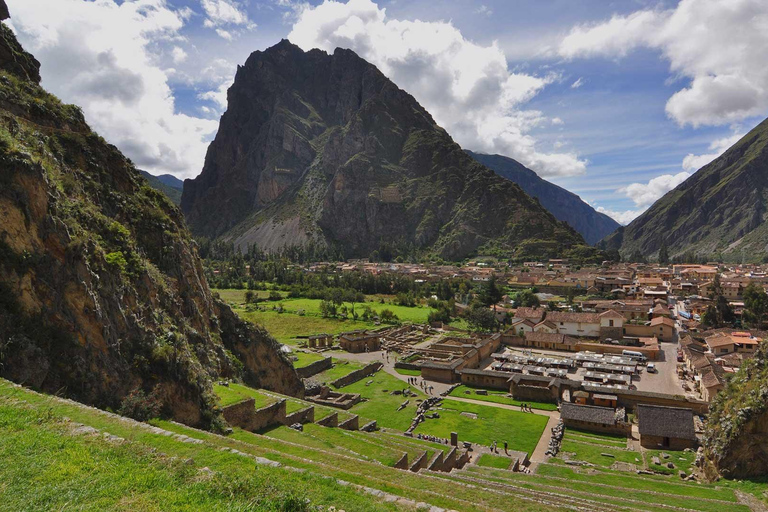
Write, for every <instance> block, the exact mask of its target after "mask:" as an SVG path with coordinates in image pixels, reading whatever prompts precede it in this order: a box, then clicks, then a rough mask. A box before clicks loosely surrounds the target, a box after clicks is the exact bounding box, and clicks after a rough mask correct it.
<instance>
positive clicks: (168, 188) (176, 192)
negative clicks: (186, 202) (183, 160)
mask: <svg viewBox="0 0 768 512" xmlns="http://www.w3.org/2000/svg"><path fill="white" fill-rule="evenodd" d="M139 172H140V173H141V175H142V176H144V178H146V180H147V183H149V186H150V187H152V188H154V189H155V190H159V191H160V192H162V193H163V194H165V195H167V196H168V199H170V200H171V201H173V204H175V205H176V206H178V205H179V204H181V190H182V188H184V182H183V181H181V180H180V179H178V178H177V177H176V176H172V175H170V174H161V175H160V176H155V175H154V174H150V173H148V172H147V171H139Z"/></svg>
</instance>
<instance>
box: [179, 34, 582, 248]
mask: <svg viewBox="0 0 768 512" xmlns="http://www.w3.org/2000/svg"><path fill="white" fill-rule="evenodd" d="M228 102H229V106H228V109H227V112H226V113H225V114H224V116H223V117H222V119H221V125H220V128H219V132H218V134H217V136H216V139H215V140H214V141H213V143H212V144H211V146H210V147H209V150H208V154H207V156H206V160H205V166H204V168H203V171H202V173H201V174H200V176H198V177H197V178H196V179H194V180H187V181H186V182H185V184H184V193H183V196H182V203H181V205H182V209H183V211H184V213H185V215H186V217H187V221H188V222H189V224H190V227H191V228H192V230H193V232H195V233H196V234H199V235H204V236H207V237H212V238H213V237H223V238H225V239H229V240H232V241H234V242H236V243H237V244H238V245H240V246H244V245H246V244H250V243H256V244H258V245H259V246H260V247H261V248H262V249H266V250H270V249H277V248H279V247H281V246H287V245H301V244H305V243H309V242H313V243H317V244H320V245H327V246H332V247H336V248H339V249H340V250H341V251H342V252H343V253H344V254H345V255H346V256H349V257H351V256H368V255H369V254H370V253H371V252H372V251H374V250H376V249H377V248H379V246H380V245H381V244H382V242H383V241H386V242H387V243H390V244H392V243H394V244H401V245H403V246H408V247H413V248H416V249H417V250H422V251H427V252H433V253H435V254H438V255H441V256H443V257H445V258H450V259H456V258H462V257H464V256H467V255H469V254H471V253H473V252H476V251H478V250H485V249H499V250H503V251H506V253H507V254H511V255H520V256H525V255H534V254H539V255H546V254H556V253H561V252H562V251H564V250H567V249H569V248H572V247H576V246H579V245H583V244H584V242H583V240H582V238H581V237H580V236H579V235H578V234H577V233H576V232H575V231H573V230H572V229H571V228H569V227H568V226H566V225H564V224H562V223H560V222H558V221H557V220H556V219H555V218H554V217H553V216H552V215H551V214H550V213H549V212H547V211H546V210H545V209H544V208H542V206H541V205H540V204H539V203H538V201H536V200H535V199H532V198H531V197H530V196H528V195H527V194H525V193H524V192H523V191H522V190H521V189H520V187H518V186H517V185H515V184H513V183H511V182H509V181H508V180H504V179H502V178H500V177H499V176H497V175H495V174H494V173H493V172H492V171H490V170H489V169H487V168H485V167H483V166H482V165H480V164H478V163H477V162H475V161H473V160H472V159H471V158H470V157H469V156H468V155H467V154H465V153H464V152H463V151H462V150H461V148H459V146H458V145H457V144H455V143H454V142H453V140H452V139H451V138H450V136H449V135H448V134H447V133H446V132H445V131H444V130H443V129H442V128H440V127H439V126H437V125H436V124H435V122H434V120H433V119H432V117H431V116H430V115H429V113H428V112H427V111H425V110H424V109H423V108H422V107H421V106H420V105H419V104H418V103H417V102H416V101H415V100H414V98H413V97H411V96H410V95H409V94H407V93H406V92H404V91H402V90H400V89H398V88H397V86H396V85H395V84H393V83H392V82H391V81H390V80H388V79H387V78H386V77H385V76H384V75H383V74H381V73H380V72H379V71H378V69H376V68H375V67H374V66H372V65H371V64H369V63H367V62H365V61H364V60H363V59H361V58H359V57H358V56H357V55H356V54H355V53H353V52H351V51H349V50H342V49H337V50H336V51H335V52H334V53H333V55H328V54H327V53H325V52H322V51H319V50H312V51H309V52H303V51H302V50H301V49H300V48H298V47H297V46H294V45H293V44H291V43H290V42H288V41H282V42H281V43H279V44H278V45H276V46H274V47H272V48H269V49H268V50H266V51H264V52H254V53H253V54H251V56H250V57H249V58H248V60H247V62H246V63H245V65H244V66H243V67H240V68H239V69H238V71H237V75H236V78H235V83H234V85H233V86H232V87H231V88H230V90H229V93H228Z"/></svg>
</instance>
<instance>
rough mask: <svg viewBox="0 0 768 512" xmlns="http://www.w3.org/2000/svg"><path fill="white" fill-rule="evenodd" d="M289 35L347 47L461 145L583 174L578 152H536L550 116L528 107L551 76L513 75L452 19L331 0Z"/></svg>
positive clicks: (550, 171) (556, 171)
mask: <svg viewBox="0 0 768 512" xmlns="http://www.w3.org/2000/svg"><path fill="white" fill-rule="evenodd" d="M288 38H289V39H290V40H291V41H292V42H294V43H295V44H298V45H299V46H300V47H302V48H303V49H305V50H309V49H311V48H320V49H322V50H325V51H328V52H332V51H333V50H334V49H335V48H336V47H342V48H349V49H352V50H354V51H355V52H356V53H358V54H359V55H360V56H361V57H363V58H364V59H366V60H368V61H369V62H371V63H373V64H375V65H376V66H377V67H378V68H379V69H380V70H381V71H382V72H383V73H384V74H385V75H387V76H388V77H389V78H391V79H392V80H393V81H394V82H395V83H396V84H397V85H398V86H400V87H402V88H403V89H405V90H407V91H408V92H409V93H411V94H413V95H414V96H415V97H416V99H417V100H418V101H419V102H420V103H421V104H422V105H424V107H425V108H426V109H427V110H429V112H430V113H431V114H432V115H433V116H434V117H435V120H436V121H437V122H438V123H439V124H440V125H441V126H443V127H445V128H446V129H447V130H448V132H449V133H450V134H451V135H452V136H453V137H454V138H455V139H456V141H457V142H458V143H459V144H461V145H462V146H464V147H467V148H469V149H474V150H477V151H482V152H485V153H501V154H504V155H508V156H510V157H512V158H515V159H517V160H519V161H520V162H521V163H523V164H524V165H526V166H528V167H530V168H532V169H533V170H535V171H537V172H538V173H539V174H541V175H542V176H572V175H578V174H583V173H584V172H585V169H586V162H585V161H584V160H582V159H579V158H578V156H577V155H575V154H573V153H543V152H540V151H539V150H537V148H536V141H535V139H534V138H533V137H532V136H531V135H530V130H531V129H532V128H533V127H535V126H537V125H540V124H541V123H543V122H544V121H546V117H545V116H544V115H543V114H542V113H541V112H539V111H535V110H523V109H522V107H523V105H524V104H525V103H526V102H527V101H529V100H530V99H531V98H533V97H534V96H536V94H538V93H539V92H540V91H541V90H542V89H543V88H544V87H545V86H546V85H548V84H549V83H551V82H552V81H554V80H555V79H556V77H555V76H554V75H553V76H543V77H542V76H533V75H528V74H524V73H516V72H514V73H513V72H510V70H509V69H508V67H507V60H506V58H505V56H504V53H503V52H502V51H501V50H500V49H499V47H498V46H497V45H496V44H495V43H494V44H492V45H491V46H480V45H477V44H475V43H473V42H471V41H468V40H466V39H465V38H464V37H463V36H462V34H461V32H460V31H459V30H458V29H457V28H456V27H454V26H453V25H452V24H451V23H448V22H423V21H418V20H416V21H401V20H397V19H388V18H387V16H386V12H385V9H379V8H378V6H377V5H376V4H375V3H373V2H372V1H371V0H349V2H347V3H340V2H337V1H331V0H326V1H325V2H324V3H323V4H321V5H319V6H317V7H315V8H306V9H304V10H303V11H302V13H301V15H300V16H299V18H298V21H297V22H296V24H295V25H294V26H293V30H292V31H291V33H290V34H289V36H288Z"/></svg>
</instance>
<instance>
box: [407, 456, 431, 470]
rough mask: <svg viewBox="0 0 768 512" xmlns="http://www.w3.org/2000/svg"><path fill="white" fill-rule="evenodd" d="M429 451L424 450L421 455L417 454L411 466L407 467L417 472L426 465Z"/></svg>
mask: <svg viewBox="0 0 768 512" xmlns="http://www.w3.org/2000/svg"><path fill="white" fill-rule="evenodd" d="M428 457H429V452H426V451H425V452H424V453H422V454H421V455H419V458H418V459H416V460H415V461H414V463H413V464H411V467H410V468H409V469H410V470H411V471H413V472H414V473H416V472H418V471H419V470H420V469H423V468H425V467H427V463H428V462H429V459H428Z"/></svg>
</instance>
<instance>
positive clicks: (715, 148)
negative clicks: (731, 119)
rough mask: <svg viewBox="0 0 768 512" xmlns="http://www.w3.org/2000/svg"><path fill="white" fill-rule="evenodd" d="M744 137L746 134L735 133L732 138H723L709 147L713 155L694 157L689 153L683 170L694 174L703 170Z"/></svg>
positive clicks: (684, 161)
mask: <svg viewBox="0 0 768 512" xmlns="http://www.w3.org/2000/svg"><path fill="white" fill-rule="evenodd" d="M744 135H745V134H744V133H735V134H733V135H731V136H730V137H723V138H722V139H717V140H715V141H713V142H712V143H711V144H710V145H709V150H710V151H711V153H707V154H705V155H694V154H692V153H688V155H687V156H686V157H685V158H683V169H685V170H686V171H688V172H694V171H697V170H699V169H701V168H702V167H704V166H705V165H707V164H708V163H709V162H711V161H712V160H714V159H715V158H717V157H719V156H720V155H722V154H723V153H725V151H726V150H727V149H728V148H730V147H731V146H733V145H734V144H736V143H737V142H738V141H739V139H741V138H742V137H743V136H744Z"/></svg>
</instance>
